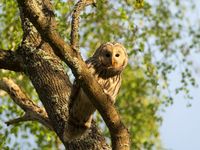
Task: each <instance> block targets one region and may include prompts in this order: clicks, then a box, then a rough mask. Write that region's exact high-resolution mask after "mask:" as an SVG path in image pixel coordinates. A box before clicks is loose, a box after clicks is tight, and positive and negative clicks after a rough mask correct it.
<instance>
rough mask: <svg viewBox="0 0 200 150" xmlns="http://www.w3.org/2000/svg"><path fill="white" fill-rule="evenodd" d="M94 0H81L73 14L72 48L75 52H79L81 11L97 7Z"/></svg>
mask: <svg viewBox="0 0 200 150" xmlns="http://www.w3.org/2000/svg"><path fill="white" fill-rule="evenodd" d="M95 3H96V1H94V0H80V1H78V2H77V3H76V5H75V7H74V10H73V13H72V23H71V35H70V36H71V39H70V43H71V47H72V48H73V49H75V50H79V31H78V30H79V20H80V13H81V11H82V10H83V9H84V8H85V7H86V6H88V5H91V4H93V5H95Z"/></svg>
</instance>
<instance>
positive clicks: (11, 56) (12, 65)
mask: <svg viewBox="0 0 200 150" xmlns="http://www.w3.org/2000/svg"><path fill="white" fill-rule="evenodd" d="M0 69H8V70H12V71H17V72H22V71H23V63H22V58H20V56H19V55H17V54H16V52H14V51H11V50H2V49H0Z"/></svg>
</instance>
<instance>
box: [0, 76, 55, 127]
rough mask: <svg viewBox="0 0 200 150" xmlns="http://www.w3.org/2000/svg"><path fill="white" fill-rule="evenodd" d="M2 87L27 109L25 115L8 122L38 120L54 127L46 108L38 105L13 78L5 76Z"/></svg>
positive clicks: (1, 81) (0, 81) (0, 87)
mask: <svg viewBox="0 0 200 150" xmlns="http://www.w3.org/2000/svg"><path fill="white" fill-rule="evenodd" d="M0 89H2V90H4V91H6V92H7V93H8V94H9V95H10V97H11V98H12V99H13V101H14V102H15V103H16V104H17V105H18V106H19V107H20V108H21V109H23V110H24V111H25V115H24V116H23V117H20V118H17V119H14V120H12V121H8V122H7V124H13V123H17V122H20V121H28V120H37V121H38V122H40V123H42V124H43V125H45V126H46V127H48V128H49V129H52V126H51V123H50V121H49V119H48V116H47V113H46V111H45V110H44V108H41V107H39V106H37V105H36V104H35V103H34V102H33V101H31V100H30V99H29V98H28V97H27V96H26V95H25V94H24V93H23V92H22V90H21V89H20V88H19V86H18V85H17V84H15V83H14V82H13V81H12V80H11V79H8V78H3V79H1V80H0Z"/></svg>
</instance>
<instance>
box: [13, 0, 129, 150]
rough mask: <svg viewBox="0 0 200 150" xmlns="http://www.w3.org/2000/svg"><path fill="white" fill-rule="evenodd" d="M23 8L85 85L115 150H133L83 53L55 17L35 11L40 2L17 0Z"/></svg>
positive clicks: (127, 135) (126, 131)
mask: <svg viewBox="0 0 200 150" xmlns="http://www.w3.org/2000/svg"><path fill="white" fill-rule="evenodd" d="M17 1H18V3H19V5H21V6H22V7H24V8H26V11H27V13H28V16H29V19H30V20H31V22H32V23H33V24H34V26H35V27H36V28H37V30H38V31H39V32H40V34H41V36H42V38H43V39H44V40H46V41H47V42H49V44H50V45H51V46H52V47H54V52H55V53H56V54H57V55H58V56H59V57H60V58H61V59H62V60H63V61H64V62H65V63H67V64H68V66H69V67H70V68H71V69H72V72H73V74H74V75H75V76H76V79H78V80H79V82H80V83H81V85H82V88H83V90H84V92H85V93H86V94H87V95H88V96H89V97H90V100H91V102H92V103H93V105H94V106H95V107H96V108H97V109H98V111H99V112H100V114H101V116H102V117H103V119H104V121H105V122H106V125H107V126H108V128H109V131H110V134H111V140H112V147H113V149H115V150H129V149H130V140H129V133H128V130H127V129H126V127H125V126H124V124H123V123H122V121H121V118H120V116H119V114H118V112H117V111H116V109H115V107H114V105H113V104H112V103H111V99H109V97H107V95H106V94H105V93H104V91H103V89H102V88H101V87H100V85H99V84H98V83H97V81H96V80H95V79H94V78H93V76H92V74H91V72H90V71H89V70H88V69H87V65H86V64H85V62H84V61H83V59H82V57H81V56H80V54H79V53H78V52H77V51H75V50H74V49H72V48H71V47H70V46H69V45H68V44H66V43H65V42H64V40H63V39H62V38H61V37H60V35H59V34H58V33H57V32H56V28H55V26H54V24H55V18H54V17H53V16H52V15H51V14H48V13H47V14H45V15H44V14H43V12H42V11H41V10H38V9H35V5H37V4H36V2H35V1H34V0H32V1H25V0H17Z"/></svg>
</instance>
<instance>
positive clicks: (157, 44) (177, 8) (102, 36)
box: [0, 0, 200, 149]
mask: <svg viewBox="0 0 200 150" xmlns="http://www.w3.org/2000/svg"><path fill="white" fill-rule="evenodd" d="M53 3H54V6H55V9H56V19H57V20H58V22H59V23H58V26H59V28H58V29H59V32H60V34H61V35H62V36H63V37H64V39H65V40H66V41H69V37H70V19H71V11H72V9H73V5H74V3H75V2H74V1H71V0H69V1H67V2H66V1H63V0H55V1H53ZM194 8H195V7H194V4H193V1H192V0H190V1H188V2H181V1H179V0H176V1H172V0H168V1H164V0H158V1H156V2H155V1H151V0H147V1H143V0H126V1H119V0H116V1H113V0H111V1H106V0H99V1H97V8H94V7H91V6H89V7H88V8H87V9H86V11H84V12H83V13H82V15H81V22H80V45H81V51H82V55H83V56H84V58H86V57H87V54H89V55H90V54H91V53H92V52H93V50H95V49H96V48H97V47H98V46H99V45H100V44H101V43H103V42H106V41H118V42H121V43H123V44H124V45H125V47H126V48H127V50H128V54H129V66H128V67H127V68H126V70H125V71H124V73H123V83H122V87H121V90H120V93H119V96H118V99H117V104H116V105H117V107H118V110H119V112H120V114H121V115H122V118H123V121H124V122H125V124H126V125H127V126H128V127H129V130H130V133H131V140H132V148H133V149H153V148H155V147H159V146H160V145H159V144H160V141H159V126H160V124H161V122H162V118H161V116H159V115H158V113H159V111H160V108H161V106H162V105H163V104H165V105H170V104H171V103H173V97H171V95H172V94H173V93H180V92H183V93H184V94H185V97H186V98H189V99H190V98H191V96H190V94H189V88H188V87H189V86H190V85H192V86H196V82H195V79H194V78H193V76H192V71H191V70H192V68H191V66H192V63H191V61H189V60H188V57H189V56H190V54H192V53H197V52H198V51H197V50H196V49H199V47H200V45H199V43H200V40H199V39H200V36H199V32H197V31H198V30H199V28H198V26H197V25H195V23H194V24H192V23H191V20H189V18H188V17H187V15H188V12H191V13H192V9H194ZM0 25H1V28H0V36H1V40H0V46H1V48H4V49H16V48H17V46H18V45H19V43H20V41H21V37H22V30H21V25H20V20H19V11H18V8H17V5H16V2H15V1H6V0H0ZM177 68H178V69H179V70H180V71H179V73H180V81H179V84H178V85H177V87H175V88H170V85H169V83H170V78H169V76H170V74H171V73H172V72H173V71H176V70H177ZM2 76H10V77H12V78H13V79H15V80H16V82H18V83H19V84H20V85H21V87H23V89H24V91H26V92H27V93H28V95H29V96H30V97H31V98H32V99H34V100H35V101H37V102H38V97H37V94H36V92H35V90H34V89H33V87H32V85H31V83H30V82H29V80H28V78H27V77H26V76H25V75H23V74H19V73H13V72H10V71H5V70H3V71H1V72H0V77H2ZM0 104H1V105H0V116H1V117H0V118H1V123H0V139H2V141H3V142H2V143H1V145H0V149H1V148H2V147H3V148H4V149H12V147H14V146H15V147H16V148H17V149H22V148H24V147H23V145H24V143H23V145H22V143H19V141H18V140H15V141H16V142H14V143H13V139H17V138H20V139H24V140H26V141H27V146H28V147H29V148H30V147H31V148H32V149H34V148H36V149H38V147H39V148H40V149H53V148H55V147H56V138H55V135H54V134H53V133H51V132H48V131H47V130H46V129H44V128H43V127H41V125H39V124H37V123H31V124H30V123H25V124H24V123H23V124H20V126H14V127H6V126H5V125H1V124H2V123H3V122H4V121H6V120H8V119H11V118H14V117H16V116H19V115H21V114H22V111H21V110H20V109H19V108H18V107H17V106H16V105H15V104H14V103H13V102H12V100H10V99H9V98H8V97H7V96H4V97H2V98H1V99H0ZM99 120H101V119H99ZM100 125H102V124H100ZM103 130H105V131H106V129H105V128H103ZM47 133H48V134H47ZM106 135H107V134H106ZM44 137H45V138H44ZM30 138H31V139H30ZM11 139H12V140H11ZM30 140H31V141H33V142H32V143H30V142H28V141H30Z"/></svg>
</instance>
